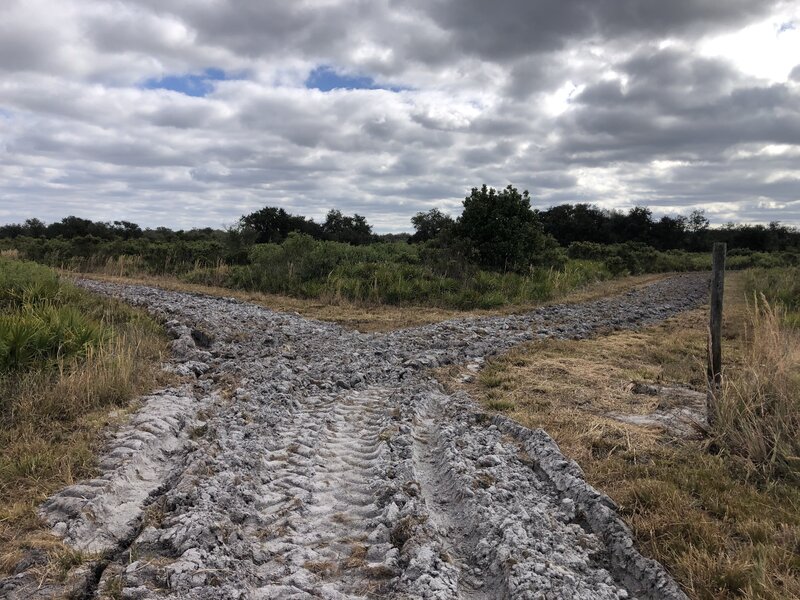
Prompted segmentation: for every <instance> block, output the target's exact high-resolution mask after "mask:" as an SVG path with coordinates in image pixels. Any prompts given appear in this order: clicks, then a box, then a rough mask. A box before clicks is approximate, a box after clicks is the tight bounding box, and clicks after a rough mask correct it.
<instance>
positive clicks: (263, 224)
mask: <svg viewBox="0 0 800 600" xmlns="http://www.w3.org/2000/svg"><path fill="white" fill-rule="evenodd" d="M239 223H240V225H241V226H242V227H245V228H248V229H252V230H253V231H255V233H256V242H257V243H259V244H266V243H272V244H279V243H281V242H282V241H283V240H285V239H286V237H287V236H288V235H289V233H291V232H292V231H297V232H300V233H305V234H308V235H311V236H312V237H316V238H319V237H321V235H322V228H321V227H320V226H319V225H318V224H317V223H315V222H314V221H313V220H311V219H306V218H305V217H302V216H299V215H291V214H289V213H287V212H286V211H285V210H284V209H282V208H276V207H274V206H266V207H264V208H262V209H261V210H259V211H256V212H254V213H250V214H249V215H245V216H243V217H242V218H241V219H240V220H239Z"/></svg>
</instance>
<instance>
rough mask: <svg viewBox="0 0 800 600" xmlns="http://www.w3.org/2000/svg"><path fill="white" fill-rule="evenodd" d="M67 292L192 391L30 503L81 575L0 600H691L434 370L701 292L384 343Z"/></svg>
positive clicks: (553, 455)
mask: <svg viewBox="0 0 800 600" xmlns="http://www.w3.org/2000/svg"><path fill="white" fill-rule="evenodd" d="M79 283H80V284H81V285H82V286H84V287H86V288H88V289H90V290H92V291H95V292H98V293H103V294H109V295H113V296H116V297H119V298H122V299H124V300H126V301H128V302H130V303H132V304H135V305H140V306H143V307H146V308H147V309H148V310H149V311H150V312H151V313H153V314H154V315H156V316H157V317H159V318H160V319H162V320H163V322H164V323H165V326H166V329H167V331H168V332H169V333H170V334H171V336H172V337H173V338H174V341H173V343H172V345H173V354H174V356H173V358H172V360H171V362H170V363H169V364H167V365H165V368H168V369H170V370H173V371H175V372H177V373H179V374H181V375H183V378H184V380H186V381H187V383H185V384H184V385H182V386H181V387H179V388H175V389H169V390H162V391H160V392H158V393H156V394H154V395H153V396H150V397H148V398H145V399H144V401H143V404H142V406H141V408H140V409H139V410H138V411H137V412H136V413H135V414H134V415H133V417H132V418H131V420H130V421H129V423H128V424H127V425H125V426H124V427H122V428H121V429H120V430H119V431H118V432H117V433H116V434H115V436H114V437H113V439H112V440H111V441H110V443H109V445H108V448H107V453H106V454H105V455H104V457H103V458H102V460H101V463H100V467H101V473H100V475H99V476H98V477H97V478H95V479H93V480H90V481H86V482H82V483H80V484H78V485H74V486H71V487H69V488H66V489H64V490H62V491H61V492H59V493H58V494H56V495H54V496H53V497H52V498H50V499H49V500H48V501H47V502H45V503H44V504H43V506H42V507H41V509H40V512H41V515H42V517H43V518H44V519H45V520H46V521H47V522H48V523H49V524H50V525H51V527H52V530H53V532H54V533H55V534H56V535H59V536H62V537H63V538H64V540H65V542H66V543H68V544H69V545H71V546H73V547H75V548H77V549H79V550H82V551H84V552H86V553H90V554H89V555H91V556H93V557H94V558H93V559H92V560H90V561H89V562H87V563H86V564H84V565H83V566H81V567H79V568H77V569H75V570H73V572H72V573H71V574H70V576H69V577H68V578H67V580H66V582H64V583H60V584H48V585H42V584H41V583H40V582H38V581H36V580H35V579H34V578H33V577H32V576H31V575H30V574H29V572H28V571H26V570H24V569H22V568H21V569H20V570H21V572H20V573H19V574H18V575H16V576H14V577H11V578H8V579H6V580H5V581H0V597H5V598H13V599H18V598H48V597H54V596H55V597H59V596H63V595H65V594H67V595H68V594H72V595H73V596H74V597H77V598H87V599H88V598H104V597H113V598H126V599H157V598H181V599H189V600H192V599H197V600H200V599H254V600H257V599H258V600H261V599H263V600H266V599H269V598H276V599H277V598H281V599H282V598H298V599H301V598H326V599H340V598H384V597H387V598H437V599H449V598H465V599H466V598H470V599H473V598H474V599H482V598H525V599H535V598H540V599H589V598H592V599H612V598H642V599H645V598H647V599H656V598H658V599H661V598H667V599H670V598H685V596H684V595H683V594H682V593H681V591H680V590H679V588H678V587H677V586H676V584H675V583H674V582H673V581H672V580H671V579H670V578H669V576H668V575H667V574H666V572H665V571H664V569H663V568H662V567H661V565H659V564H658V563H656V562H654V561H651V560H648V559H645V558H643V557H642V556H641V555H639V553H638V552H637V551H636V550H635V548H634V547H633V543H632V540H631V536H630V532H629V531H628V529H627V528H626V527H625V525H624V524H623V523H622V521H621V520H620V519H619V517H618V516H617V513H616V509H615V506H614V504H613V502H612V501H611V500H610V499H609V498H608V497H606V496H604V495H603V494H602V493H599V492H597V491H596V490H594V489H593V488H592V487H591V486H589V485H588V484H587V483H586V482H585V480H584V477H583V474H582V472H581V470H580V468H579V467H578V465H577V464H575V463H574V462H572V461H569V460H567V459H565V458H564V456H563V455H562V454H561V453H560V452H559V450H558V447H557V446H556V445H555V443H554V442H553V441H552V440H551V439H550V438H549V437H548V436H547V434H546V433H544V432H543V431H541V430H529V429H526V428H523V427H521V426H519V425H517V424H515V423H513V422H511V421H509V420H507V419H505V418H503V417H500V416H492V415H487V414H485V413H483V412H482V411H481V410H480V409H479V408H478V407H477V406H476V405H474V404H473V402H472V401H471V400H470V399H469V398H468V397H466V396H464V395H455V396H450V395H448V394H447V393H446V392H445V391H444V390H443V389H442V387H441V386H440V385H439V384H438V383H437V382H436V381H435V380H434V379H433V378H432V377H431V375H430V372H429V371H428V368H429V367H436V366H440V365H445V364H451V363H461V364H467V365H468V366H470V367H471V368H473V369H477V368H478V366H479V365H480V364H481V363H482V362H483V360H484V359H485V358H486V357H489V356H491V355H494V354H497V353H500V352H503V351H506V350H508V349H509V348H511V347H512V346H514V345H516V344H519V343H521V342H524V341H527V340H531V339H536V338H542V337H561V338H581V337H586V336H590V335H593V334H596V333H598V332H601V331H607V330H608V329H609V328H612V329H613V328H617V329H618V328H630V327H639V326H642V325H645V324H648V323H653V322H657V321H659V320H662V319H664V318H667V317H669V316H672V315H674V314H676V313H678V312H680V311H683V310H686V309H689V308H692V307H695V306H697V305H698V304H700V303H702V302H704V301H705V299H706V295H707V288H708V283H707V276H704V275H684V276H678V277H674V278H671V279H669V280H664V281H661V282H658V283H655V284H652V285H649V286H647V287H643V288H639V289H636V290H634V291H631V292H628V293H626V294H624V295H621V296H618V297H613V298H607V299H603V300H600V301H595V302H590V303H585V304H579V305H565V306H550V307H544V308H541V309H538V310H536V311H534V312H531V313H528V314H525V315H513V316H503V317H490V318H480V319H461V320H452V321H446V322H442V323H438V324H435V325H428V326H424V327H418V328H413V329H406V330H400V331H394V332H391V333H387V334H360V333H358V332H353V331H347V330H344V329H341V328H340V327H338V326H336V325H333V324H329V323H323V322H317V321H312V320H308V319H305V318H302V317H300V316H299V315H294V314H285V313H276V312H273V311H270V310H268V309H266V308H263V307H260V306H256V305H251V304H246V303H242V302H238V301H235V300H232V299H225V298H215V297H208V296H201V295H192V294H185V293H178V292H170V291H164V290H160V289H154V288H147V287H141V286H124V285H118V284H110V283H101V282H96V281H81V282H79Z"/></svg>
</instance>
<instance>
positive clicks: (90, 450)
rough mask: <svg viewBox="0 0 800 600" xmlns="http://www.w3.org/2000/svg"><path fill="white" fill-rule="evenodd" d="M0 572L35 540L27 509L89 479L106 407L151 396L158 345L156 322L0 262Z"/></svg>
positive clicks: (38, 271)
mask: <svg viewBox="0 0 800 600" xmlns="http://www.w3.org/2000/svg"><path fill="white" fill-rule="evenodd" d="M0 309H2V314H1V315H0V448H2V453H0V573H3V572H5V571H8V570H11V569H13V568H14V565H15V563H16V561H17V560H18V559H19V558H20V556H21V553H20V548H22V547H24V546H26V545H31V544H34V543H37V544H38V543H40V542H41V543H42V544H44V546H47V547H48V548H50V549H52V550H53V551H54V552H58V551H60V550H59V549H58V547H57V545H55V546H54V545H53V542H52V541H50V542H46V541H44V540H45V538H44V537H42V536H41V535H40V534H37V530H38V527H39V526H40V524H39V522H38V520H37V518H36V514H35V507H36V505H37V504H38V503H39V502H41V500H42V499H43V498H44V497H45V496H46V495H47V494H49V493H51V492H52V491H54V490H55V489H57V488H58V487H61V486H63V485H66V484H68V483H71V482H72V481H74V480H75V479H77V478H82V477H86V476H88V475H90V474H91V472H92V468H93V465H94V456H95V450H96V443H97V438H98V435H99V431H100V429H101V426H102V424H103V423H104V422H105V421H106V420H107V415H108V413H109V411H110V410H111V409H114V408H117V407H123V406H126V405H127V404H128V403H129V402H130V401H131V400H132V399H133V398H134V397H135V396H137V395H138V394H141V393H143V392H145V391H147V390H149V389H150V388H152V387H153V386H154V385H155V384H156V382H157V379H158V377H159V370H158V364H159V359H160V356H161V353H162V351H163V350H164V349H165V344H166V342H165V340H164V339H163V337H162V334H161V332H160V328H159V327H158V325H157V324H156V323H154V322H153V321H152V320H150V319H149V318H147V317H146V316H145V315H144V314H143V313H140V312H138V311H135V310H133V309H131V308H129V307H127V306H125V305H123V304H122V303H120V302H117V301H114V300H110V299H102V298H97V297H93V296H91V295H89V294H88V293H86V292H84V291H82V290H79V289H77V288H75V287H74V286H72V285H70V284H69V283H66V282H64V281H62V280H60V279H59V278H58V277H57V276H56V274H55V273H54V272H53V271H51V270H50V269H48V268H46V267H43V266H41V265H36V264H34V263H26V262H22V261H17V260H13V259H12V258H10V257H8V256H2V257H0Z"/></svg>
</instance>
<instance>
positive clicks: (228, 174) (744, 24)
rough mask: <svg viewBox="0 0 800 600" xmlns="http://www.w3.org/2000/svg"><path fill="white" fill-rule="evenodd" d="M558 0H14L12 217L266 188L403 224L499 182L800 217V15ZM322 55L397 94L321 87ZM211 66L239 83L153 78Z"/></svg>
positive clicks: (619, 203) (2, 172)
mask: <svg viewBox="0 0 800 600" xmlns="http://www.w3.org/2000/svg"><path fill="white" fill-rule="evenodd" d="M545 4H547V5H548V6H549V7H550V8H549V9H548V10H546V11H545V10H538V9H537V10H533V9H531V8H530V7H529V6H528V5H527V2H521V3H519V4H518V5H517V6H516V7H515V6H513V2H512V3H510V5H509V7H507V8H506V9H505V10H504V11H498V10H497V9H496V8H487V7H489V5H487V4H485V3H482V2H463V3H452V4H451V3H448V2H446V1H444V0H443V1H441V2H437V3H427V2H425V3H419V4H416V5H411V6H403V7H399V6H398V5H396V4H395V3H393V2H385V1H381V2H373V1H371V0H343V1H335V0H325V1H324V2H323V1H317V2H297V3H263V2H260V1H255V0H252V1H250V0H238V1H236V2H234V1H233V0H158V1H156V0H113V1H112V0H24V1H23V0H6V1H5V2H4V3H3V4H2V6H0V154H1V155H2V160H0V221H21V220H24V219H25V218H29V217H32V216H36V217H39V218H42V219H44V220H55V219H59V218H61V217H63V216H66V215H67V214H77V215H80V216H84V217H89V218H96V219H126V220H132V221H138V222H140V223H141V224H143V225H146V226H158V225H171V226H179V227H192V226H219V225H221V224H223V223H232V222H234V221H235V220H236V219H237V218H238V217H239V216H240V215H241V214H243V213H244V212H249V211H252V210H255V209H257V208H260V207H261V206H264V205H267V204H273V205H281V206H284V207H286V208H287V209H288V210H290V211H293V212H297V213H302V214H307V215H309V216H315V217H321V216H323V215H324V213H325V212H326V211H327V210H328V209H329V208H331V207H337V208H340V209H342V210H344V211H345V212H354V211H357V212H359V213H361V214H365V215H366V216H367V217H368V220H369V221H370V222H372V223H374V224H375V225H376V226H377V227H378V228H379V229H381V230H401V229H408V228H409V225H410V224H409V217H410V216H411V215H413V214H414V213H415V212H417V211H418V210H427V209H428V208H431V207H433V206H439V207H443V208H445V209H448V210H450V211H454V212H457V211H458V207H459V202H460V200H461V199H462V198H463V196H464V195H465V193H467V192H468V190H469V188H471V187H472V186H477V185H480V184H482V183H484V182H486V183H488V184H490V185H495V186H503V185H506V184H507V183H513V184H514V185H517V186H518V187H519V188H527V189H530V191H531V193H532V194H533V196H534V198H535V199H536V203H537V206H542V205H543V204H546V203H548V202H565V201H571V202H576V201H582V202H596V203H599V204H601V205H603V206H608V207H628V206H631V205H633V204H635V203H645V204H650V205H652V206H653V207H658V208H659V209H663V210H667V209H669V210H684V209H690V207H702V206H707V207H708V208H709V213H710V214H715V215H724V216H725V218H728V217H729V216H730V215H734V217H735V215H737V214H740V215H741V216H742V218H754V215H757V211H758V210H763V211H766V212H765V213H764V214H765V215H766V214H767V212H768V213H769V215H770V218H775V215H776V214H778V217H780V211H781V210H785V211H786V212H787V215H789V216H788V217H787V220H789V221H795V222H796V219H797V217H796V215H797V214H798V211H797V210H796V208H793V206H794V205H793V204H792V203H793V202H794V203H797V202H798V200H800V198H799V197H798V195H799V194H798V191H797V190H798V189H800V187H799V186H797V185H794V184H795V183H796V182H797V180H798V179H799V178H800V177H798V172H797V168H796V166H794V165H795V164H796V158H797V153H798V148H799V147H800V117H799V116H798V108H797V107H798V106H800V90H798V86H797V85H796V83H786V78H787V75H788V72H789V71H790V70H791V68H793V65H792V64H791V61H792V60H795V59H797V57H798V56H800V53H798V52H797V51H796V50H797V48H796V44H797V30H792V29H789V28H786V29H785V30H784V31H783V32H780V33H776V30H775V24H776V23H779V22H780V23H787V22H789V21H788V20H787V19H795V16H796V15H795V13H791V14H790V13H789V12H787V10H786V9H785V5H783V4H780V3H778V4H777V5H776V6H778V9H777V12H774V11H773V12H772V13H770V12H769V10H768V9H769V7H770V6H771V4H773V3H771V2H764V3H763V6H764V8H763V10H761V9H759V10H757V9H756V8H754V7H753V4H752V3H750V2H745V1H744V0H741V1H740V0H731V2H730V3H729V4H727V5H726V6H725V7H721V6H722V5H720V7H715V8H713V9H709V8H708V4H707V3H704V2H699V1H694V2H692V1H688V2H685V3H681V6H680V7H678V8H674V7H672V6H671V5H668V4H667V3H663V2H655V0H652V1H647V2H642V3H640V5H639V9H638V10H640V11H641V12H640V13H638V14H637V15H632V14H627V13H626V14H624V15H617V13H616V8H615V5H614V4H613V3H611V4H609V3H608V2H600V3H595V2H590V1H589V0H559V1H558V2H556V1H553V2H548V3H545ZM601 4H602V5H603V6H604V7H605V8H602V7H601V8H598V6H600V5H601ZM523 5H524V6H523ZM715 6H716V5H715ZM782 7H783V8H782ZM587 11H588V12H587ZM501 12H502V14H496V13H501ZM795 12H796V11H795ZM580 15H589V16H590V17H591V18H588V19H583V18H578V17H579V16H580ZM615 15H616V16H615ZM770 27H771V28H772V29H769V28H770ZM768 29H769V31H771V32H772V33H771V34H770V35H771V37H770V35H766V33H765V32H767V30H768ZM731 31H733V33H731ZM475 36H485V37H479V38H476V37H475ZM726 36H727V37H726ZM731 36H733V37H731ZM745 45H747V48H748V50H747V52H740V51H739V50H738V48H739V47H744V46H745ZM697 53H703V54H704V55H705V56H706V58H702V57H701V58H698V57H697V56H695V55H696V54H697ZM789 54H791V55H792V56H794V59H791V58H789V57H788V55H789ZM321 65H330V66H332V67H334V68H335V69H340V70H341V72H343V73H348V74H353V75H362V76H364V77H369V78H371V79H372V80H373V81H374V82H375V83H376V84H377V85H379V86H383V87H393V88H400V89H401V90H402V91H398V92H393V91H389V90H386V89H383V90H382V89H375V90H364V89H362V90H337V91H332V92H321V91H319V90H309V89H306V88H305V86H304V82H305V81H306V78H307V77H308V75H309V73H310V72H311V71H312V70H313V69H315V68H316V67H319V66H321ZM210 68H215V69H221V70H223V71H224V72H225V73H227V74H228V75H232V76H235V78H234V79H233V80H226V81H213V82H210V83H209V86H210V88H209V89H210V91H209V93H208V94H207V95H206V96H205V97H190V96H187V95H185V94H182V93H179V92H176V91H169V90H165V89H143V87H142V84H143V83H144V82H145V81H152V80H160V79H161V78H163V77H168V76H178V77H179V76H182V75H187V74H199V73H204V72H205V71H206V70H207V69H210ZM753 75H755V76H758V77H759V78H761V79H754V78H753V77H752V76H753ZM765 79H766V80H768V81H765ZM769 81H772V82H778V84H779V85H777V86H775V85H772V86H771V84H770V83H769ZM782 207H786V208H785V209H784V208H782ZM712 208H713V210H712Z"/></svg>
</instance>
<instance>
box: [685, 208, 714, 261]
mask: <svg viewBox="0 0 800 600" xmlns="http://www.w3.org/2000/svg"><path fill="white" fill-rule="evenodd" d="M709 225H710V223H709V221H708V219H707V218H706V211H704V210H693V211H692V212H691V213H690V214H689V218H688V219H687V220H686V229H687V230H688V231H689V250H694V251H699V250H706V249H707V248H708V243H709V237H708V227H709Z"/></svg>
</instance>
